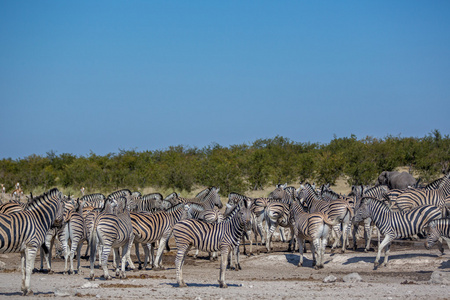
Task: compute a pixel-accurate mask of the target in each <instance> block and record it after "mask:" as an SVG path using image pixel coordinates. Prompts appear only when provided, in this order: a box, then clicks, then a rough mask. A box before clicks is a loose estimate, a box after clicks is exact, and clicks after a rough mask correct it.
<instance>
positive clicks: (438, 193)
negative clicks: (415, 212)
mask: <svg viewBox="0 0 450 300" xmlns="http://www.w3.org/2000/svg"><path fill="white" fill-rule="evenodd" d="M449 176H450V175H447V176H445V178H444V179H443V180H442V181H441V182H440V184H439V187H438V188H437V189H431V190H427V189H425V190H416V189H408V190H406V191H405V192H404V193H402V194H400V195H399V196H398V198H397V199H396V201H395V203H396V205H397V206H398V208H399V209H400V210H401V211H408V210H411V209H412V208H413V207H417V206H421V205H434V206H437V207H439V208H441V209H442V212H443V217H446V216H447V215H448V208H447V206H446V202H445V200H446V198H447V197H448V196H450V178H449Z"/></svg>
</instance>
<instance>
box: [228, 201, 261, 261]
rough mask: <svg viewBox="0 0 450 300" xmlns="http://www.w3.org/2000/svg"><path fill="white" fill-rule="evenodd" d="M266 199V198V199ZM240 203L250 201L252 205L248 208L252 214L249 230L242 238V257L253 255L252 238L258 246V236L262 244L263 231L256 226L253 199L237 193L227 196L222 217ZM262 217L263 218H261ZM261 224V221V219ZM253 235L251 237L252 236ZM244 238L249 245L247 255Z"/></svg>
mask: <svg viewBox="0 0 450 300" xmlns="http://www.w3.org/2000/svg"><path fill="white" fill-rule="evenodd" d="M266 199H268V198H266ZM241 201H250V202H251V203H252V206H251V208H250V210H251V212H252V220H251V230H249V231H247V232H246V233H245V234H244V235H243V236H242V246H243V247H244V255H253V237H254V239H255V243H256V245H257V246H258V235H259V236H260V239H261V243H260V245H261V244H262V240H263V230H262V225H261V226H258V224H257V223H258V220H257V218H258V217H257V216H256V214H255V212H254V209H256V208H257V206H256V205H255V204H254V203H255V199H253V198H250V197H247V196H244V195H241V194H238V193H230V194H228V203H227V205H226V209H225V213H224V215H228V214H229V213H230V212H231V211H232V210H233V209H234V208H235V207H236V205H238V204H239V202H241ZM263 217H264V216H263ZM261 222H262V219H261ZM252 233H253V235H252ZM244 238H247V239H248V240H249V244H250V250H249V253H247V250H246V247H245V240H244ZM237 251H239V248H238V249H237ZM258 254H259V250H258ZM238 255H239V253H237V254H236V256H237V257H236V259H237V262H236V267H238V268H239V269H240V265H239V258H238Z"/></svg>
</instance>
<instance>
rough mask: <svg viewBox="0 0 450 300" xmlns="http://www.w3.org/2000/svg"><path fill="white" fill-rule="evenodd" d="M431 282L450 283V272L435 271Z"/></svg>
mask: <svg viewBox="0 0 450 300" xmlns="http://www.w3.org/2000/svg"><path fill="white" fill-rule="evenodd" d="M430 283H434V284H445V285H448V284H450V272H441V271H434V272H433V273H432V274H431V278H430Z"/></svg>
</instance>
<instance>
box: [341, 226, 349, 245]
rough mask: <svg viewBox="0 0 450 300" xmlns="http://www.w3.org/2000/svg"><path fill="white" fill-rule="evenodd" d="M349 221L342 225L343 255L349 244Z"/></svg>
mask: <svg viewBox="0 0 450 300" xmlns="http://www.w3.org/2000/svg"><path fill="white" fill-rule="evenodd" d="M348 222H349V221H348V220H344V221H343V223H342V250H341V251H342V253H345V250H346V249H347V244H348V225H349V224H348Z"/></svg>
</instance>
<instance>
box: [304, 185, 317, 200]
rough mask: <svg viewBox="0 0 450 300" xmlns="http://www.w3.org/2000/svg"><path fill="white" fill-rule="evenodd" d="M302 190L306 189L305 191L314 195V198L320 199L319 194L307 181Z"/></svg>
mask: <svg viewBox="0 0 450 300" xmlns="http://www.w3.org/2000/svg"><path fill="white" fill-rule="evenodd" d="M304 190H306V192H308V193H310V194H312V195H313V196H314V198H316V199H321V198H320V196H319V194H317V192H316V190H315V189H314V188H313V187H312V185H310V184H309V183H305V187H304Z"/></svg>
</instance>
